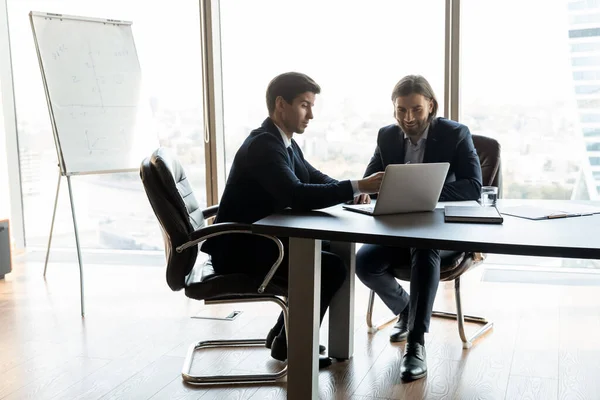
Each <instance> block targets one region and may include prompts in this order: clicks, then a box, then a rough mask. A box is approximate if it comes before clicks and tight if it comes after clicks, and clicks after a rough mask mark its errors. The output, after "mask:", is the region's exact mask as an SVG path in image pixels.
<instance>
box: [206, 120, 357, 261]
mask: <svg viewBox="0 0 600 400" xmlns="http://www.w3.org/2000/svg"><path fill="white" fill-rule="evenodd" d="M292 147H293V149H294V156H295V157H294V158H295V159H294V160H291V159H290V156H289V153H288V151H287V149H286V147H285V144H284V142H283V139H282V138H281V134H280V133H279V130H278V129H277V127H276V126H275V124H274V123H273V121H272V120H271V119H270V118H267V119H266V120H265V121H264V122H263V123H262V125H261V127H260V128H258V129H255V130H253V131H252V132H251V133H250V135H249V136H248V137H247V138H246V140H245V141H244V143H243V144H242V146H241V147H240V149H239V150H238V152H237V153H236V155H235V158H234V160H233V165H232V166H231V171H230V172H229V177H228V179H227V184H226V185H225V191H224V192H223V196H222V199H221V202H220V204H219V212H218V214H217V218H216V222H241V223H248V224H250V223H253V222H256V221H258V220H260V219H262V218H264V217H266V216H268V215H270V214H273V213H275V212H279V211H282V210H283V209H285V208H287V207H290V208H292V209H295V210H313V209H319V208H325V207H330V206H332V205H335V204H339V203H343V202H345V201H348V200H352V198H353V195H354V193H353V190H352V185H351V183H350V181H337V180H335V179H333V178H330V177H329V176H327V175H325V174H323V173H321V172H320V171H318V170H317V169H316V168H314V167H313V166H312V165H310V164H309V162H308V161H306V160H305V159H304V155H303V154H302V150H300V147H299V146H298V144H297V143H296V141H294V140H293V139H292ZM292 163H293V164H292ZM202 251H204V252H206V253H208V254H211V255H212V256H213V264H214V266H215V269H219V265H217V264H218V263H219V261H218V260H220V259H223V260H225V259H227V260H226V261H227V264H230V263H231V262H235V260H236V259H243V260H245V261H247V262H250V261H252V259H256V260H258V259H260V260H262V259H264V257H263V256H264V254H263V253H264V252H265V251H266V252H270V253H272V252H274V251H276V248H275V246H274V244H273V242H272V241H270V240H269V239H265V238H262V237H257V236H250V235H239V234H238V235H235V234H234V235H223V236H220V237H216V238H213V239H209V240H208V241H206V242H205V243H204V245H203V246H202ZM215 261H217V262H215ZM224 263H225V262H223V263H222V264H224ZM268 267H270V265H268V266H267V269H268ZM221 270H222V271H223V269H222V268H221ZM231 272H233V271H231Z"/></svg>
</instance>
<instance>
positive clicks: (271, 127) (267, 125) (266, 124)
mask: <svg viewBox="0 0 600 400" xmlns="http://www.w3.org/2000/svg"><path fill="white" fill-rule="evenodd" d="M262 127H263V129H265V130H266V131H267V132H269V133H270V134H271V135H273V136H275V137H276V138H277V140H279V142H280V143H281V146H282V147H283V148H284V150H285V154H286V155H287V159H288V165H289V166H290V169H291V170H292V171H294V170H295V169H296V167H297V165H298V163H297V162H296V160H293V159H292V158H291V157H290V155H289V152H288V150H287V148H286V147H285V143H284V142H283V138H282V137H281V133H280V132H279V129H277V125H275V123H274V122H273V120H272V119H271V118H267V119H265V120H264V121H263V123H262ZM293 146H294V143H293V142H292V147H293ZM294 152H295V153H298V146H296V147H295V148H294ZM297 157H298V156H296V158H297ZM297 175H298V173H297V172H296V176H297Z"/></svg>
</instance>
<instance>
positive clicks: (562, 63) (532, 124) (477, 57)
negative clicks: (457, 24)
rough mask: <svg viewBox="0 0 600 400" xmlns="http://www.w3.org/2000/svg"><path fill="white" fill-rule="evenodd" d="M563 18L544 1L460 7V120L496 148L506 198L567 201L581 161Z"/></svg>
mask: <svg viewBox="0 0 600 400" xmlns="http://www.w3.org/2000/svg"><path fill="white" fill-rule="evenodd" d="M541 10H543V14H544V18H543V19H540V18H539V15H540V12H541ZM565 11H566V7H565V4H564V3H561V2H547V1H545V0H528V1H520V0H508V1H503V2H488V1H484V2H481V1H477V0H464V1H462V2H461V52H462V57H461V86H460V87H461V107H460V111H461V114H460V119H461V122H463V123H465V124H467V125H468V126H469V127H470V129H471V132H472V133H475V134H481V135H485V136H490V137H493V138H495V139H497V140H498V141H499V142H500V143H501V145H502V168H503V178H504V182H503V186H504V188H503V189H504V197H505V198H547V199H552V198H554V199H568V198H570V197H571V195H572V193H573V192H574V190H575V184H574V182H577V179H576V178H577V176H578V174H579V170H580V168H581V164H582V162H584V161H586V160H585V158H584V156H583V151H582V149H583V148H584V147H583V144H582V137H581V131H580V130H578V128H577V126H578V115H577V110H576V102H575V96H574V90H573V80H572V73H573V70H572V69H571V60H570V53H569V38H568V35H567V32H568V31H569V25H568V20H567V18H566V17H565ZM532 21H536V23H535V25H532ZM507 26H510V29H507ZM532 50H535V51H532Z"/></svg>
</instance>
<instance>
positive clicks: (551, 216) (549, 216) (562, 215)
mask: <svg viewBox="0 0 600 400" xmlns="http://www.w3.org/2000/svg"><path fill="white" fill-rule="evenodd" d="M566 217H567V214H550V215H548V219H553V218H566Z"/></svg>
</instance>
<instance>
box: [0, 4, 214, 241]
mask: <svg viewBox="0 0 600 400" xmlns="http://www.w3.org/2000/svg"><path fill="white" fill-rule="evenodd" d="M166 5H167V3H162V2H154V3H153V2H148V3H144V4H143V6H142V5H141V4H140V2H139V1H135V0H118V1H117V0H106V1H75V0H52V1H42V0H38V1H24V0H18V1H17V0H9V1H8V11H9V23H10V24H9V25H10V30H11V32H10V33H11V40H12V50H13V63H14V78H15V94H16V106H17V118H18V132H19V143H20V151H21V173H22V181H23V183H22V185H23V201H24V213H25V225H26V239H27V245H28V246H46V244H47V240H48V233H49V229H50V220H51V217H52V205H53V202H54V195H55V192H56V183H57V179H58V168H57V166H56V165H57V157H56V151H55V147H54V141H53V138H52V131H51V127H50V123H49V118H48V111H47V106H46V99H45V97H44V96H45V94H44V90H43V86H42V80H41V75H40V70H39V66H38V61H37V55H36V51H35V47H34V43H33V37H32V32H31V27H30V25H29V19H28V13H29V11H31V10H36V11H44V12H54V13H62V14H71V15H81V16H88V17H99V18H113V19H120V20H131V21H133V26H132V30H133V35H134V39H135V43H136V47H137V50H138V55H139V59H140V65H141V69H142V73H143V77H144V83H145V85H146V91H147V92H148V93H149V94H150V99H149V101H150V104H151V108H152V111H153V113H154V115H155V116H156V120H157V121H158V123H159V125H160V131H161V137H160V142H161V145H162V146H165V147H169V148H171V149H173V151H174V152H175V153H176V154H177V155H178V157H179V159H180V161H181V162H182V164H183V165H184V167H185V169H186V173H187V175H188V177H189V179H190V180H191V182H192V185H193V187H194V189H195V192H196V195H197V197H198V201H199V202H200V204H201V205H203V204H206V194H205V193H206V192H205V190H204V189H205V184H204V181H205V172H204V171H205V164H204V143H203V140H202V138H203V123H202V94H201V93H202V84H201V75H202V74H201V52H200V34H199V32H200V28H199V10H198V2H197V1H194V0H174V1H170V2H168V7H165V6H166ZM140 162H141V160H140ZM71 181H72V184H73V196H74V201H75V204H74V205H75V211H76V216H77V223H78V230H79V236H80V239H81V244H82V246H83V247H88V248H90V247H91V248H108V249H138V250H145V249H156V250H158V249H161V250H162V248H163V243H162V236H161V233H160V229H159V226H158V223H157V221H156V218H155V217H154V214H153V213H152V210H151V208H150V205H149V203H148V200H147V198H146V195H145V193H144V190H143V187H142V184H141V181H140V178H139V173H137V172H132V173H120V174H106V175H87V176H75V177H73V178H72V179H71ZM53 246H56V247H74V246H75V240H74V237H73V222H72V219H71V210H70V207H69V199H68V191H67V185H66V182H64V180H63V183H62V184H61V197H60V199H59V204H58V209H57V216H56V224H55V227H54V236H53Z"/></svg>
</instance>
